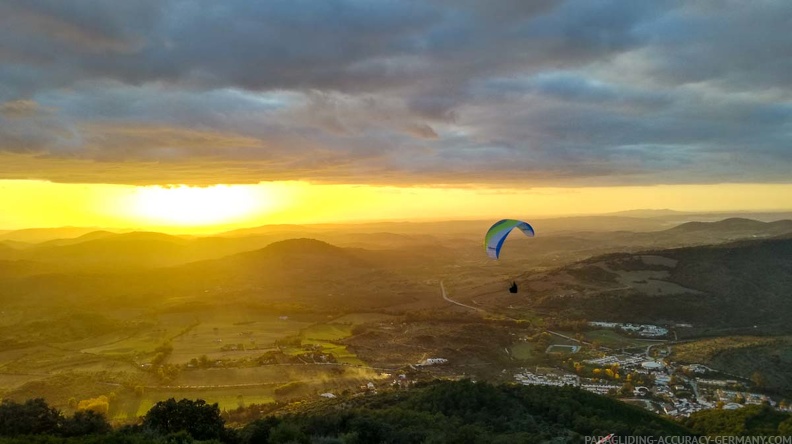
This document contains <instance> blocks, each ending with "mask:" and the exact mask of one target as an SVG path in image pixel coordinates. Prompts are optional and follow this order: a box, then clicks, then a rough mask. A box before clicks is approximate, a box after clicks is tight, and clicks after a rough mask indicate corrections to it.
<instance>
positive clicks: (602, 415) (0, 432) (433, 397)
mask: <svg viewBox="0 0 792 444" xmlns="http://www.w3.org/2000/svg"><path fill="white" fill-rule="evenodd" d="M105 402H106V401H105ZM1 407H2V411H0V414H2V417H3V418H8V419H7V420H5V421H3V422H2V423H0V443H21V442H25V443H28V442H42V443H43V442H47V443H58V442H64V443H65V442H95V443H100V442H107V443H109V442H125V443H139V442H193V439H197V440H206V439H213V440H212V441H211V442H224V443H240V444H253V443H267V442H271V443H287V442H288V443H309V442H314V443H350V442H353V443H387V444H402V443H404V444H407V443H419V442H420V443H441V442H442V443H456V442H459V443H463V442H464V443H482V444H483V443H496V444H497V443H502V444H506V443H516V442H519V443H540V442H583V440H584V439H586V438H594V439H599V438H601V437H605V436H607V435H614V436H619V437H623V436H643V437H645V438H646V437H655V438H659V437H664V436H674V437H677V438H679V437H680V436H691V435H692V433H691V432H690V431H689V430H688V429H686V428H685V427H683V426H682V425H680V424H677V423H674V422H671V421H669V420H667V419H664V418H661V417H659V416H657V415H654V414H652V413H649V412H646V411H643V410H640V409H638V408H636V407H633V406H630V405H627V404H623V403H621V402H619V401H616V400H613V399H609V398H606V397H602V396H597V395H593V394H591V393H587V392H585V391H581V390H579V389H576V388H569V387H564V388H558V387H539V386H513V385H500V386H493V385H490V384H487V383H474V382H470V381H468V380H463V381H458V382H451V381H435V382H432V383H428V384H425V385H422V386H418V387H415V388H412V389H410V390H406V391H395V392H387V393H383V394H374V395H368V396H362V397H346V396H344V397H340V398H337V399H334V400H330V401H321V402H315V403H310V404H305V403H297V404H296V405H294V406H292V408H291V413H289V414H285V415H284V414H282V415H280V416H268V417H266V418H263V419H259V420H256V421H253V422H251V423H249V424H247V425H246V426H245V427H244V428H241V429H233V428H227V427H225V425H226V424H225V420H224V416H225V417H229V416H231V414H233V415H235V416H244V415H245V413H246V409H245V408H244V407H241V408H240V409H239V410H238V411H236V412H224V413H223V414H221V412H220V410H219V409H218V407H217V405H216V404H215V405H212V404H208V403H205V402H204V401H203V400H197V401H190V400H187V399H182V400H180V401H176V400H175V399H169V400H168V401H163V402H158V403H157V404H155V405H154V406H153V407H152V408H151V409H150V410H149V411H148V412H147V413H146V415H145V416H144V417H143V418H142V424H141V425H138V426H131V427H125V428H122V429H119V430H115V431H111V430H110V427H109V426H108V425H107V423H106V421H105V419H104V417H102V416H99V415H87V417H86V416H85V415H84V414H75V415H74V416H73V417H72V418H64V417H63V416H62V414H61V413H60V412H59V411H57V410H55V409H50V408H49V407H48V406H47V404H46V403H44V402H43V401H42V400H31V401H27V402H25V403H24V404H17V403H13V402H8V403H5V402H4V403H3V405H2V406H1ZM268 407H269V406H262V405H258V406H256V405H254V406H251V409H250V410H253V412H251V413H253V414H254V415H256V416H254V417H260V416H261V413H262V412H263V411H262V410H260V409H263V408H268ZM254 409H255V410H254ZM268 410H269V411H271V409H268ZM80 413H82V412H80ZM45 435H51V437H46V436H45ZM2 436H5V437H8V438H2ZM64 436H65V437H69V436H71V437H74V438H72V440H68V441H67V440H66V439H64V438H62V437H64ZM595 437H596V438H595ZM201 442H209V441H201Z"/></svg>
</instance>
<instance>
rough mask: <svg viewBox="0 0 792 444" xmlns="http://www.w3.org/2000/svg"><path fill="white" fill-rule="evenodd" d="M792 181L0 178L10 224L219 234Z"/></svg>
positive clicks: (741, 197)
mask: <svg viewBox="0 0 792 444" xmlns="http://www.w3.org/2000/svg"><path fill="white" fill-rule="evenodd" d="M790 196H792V184H714V185H654V186H624V187H581V188H560V187H536V188H493V187H485V186H480V187H475V186H473V185H471V186H468V187H396V186H376V185H325V184H310V183H308V182H299V181H290V182H287V181H284V182H262V183H259V184H257V185H215V186H210V187H188V186H171V187H162V186H147V187H141V186H131V185H103V184H61V183H52V182H45V181H34V180H0V209H2V211H1V212H0V230H15V229H23V228H44V227H62V226H83V227H101V228H123V229H141V230H156V231H165V232H174V233H185V234H198V233H212V232H220V231H225V230H231V229H236V228H244V227H252V226H260V225H268V224H313V223H356V222H373V221H386V220H400V221H416V222H419V221H429V220H443V219H446V220H449V219H491V218H503V217H518V218H543V217H553V216H575V215H586V214H590V215H593V214H605V213H612V212H617V211H624V210H632V209H660V208H668V209H672V210H677V211H688V212H717V211H789V210H792V200H790Z"/></svg>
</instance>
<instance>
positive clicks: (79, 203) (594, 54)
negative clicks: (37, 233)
mask: <svg viewBox="0 0 792 444" xmlns="http://www.w3.org/2000/svg"><path fill="white" fill-rule="evenodd" d="M791 22H792V3H790V2H788V1H786V0H779V1H762V0H759V1H755V2H740V1H725V2H724V1H696V2H678V1H660V0H658V1H647V2H636V1H631V0H624V1H592V0H576V1H575V0H572V1H554V0H537V1H524V0H502V1H489V0H482V1H475V0H456V1H450V0H422V1H406V0H405V1H373V0H364V1H345V0H332V1H300V0H284V1H277V0H272V1H262V2H253V1H237V0H227V1H214V0H211V1H210V0H206V1H201V0H190V1H186V0H140V1H134V2H120V1H115V0H105V1H101V0H86V1H80V2H74V1H58V0H4V1H2V2H0V42H1V43H0V229H17V228H24V227H54V226H62V225H79V226H102V227H168V226H170V227H174V229H176V228H178V229H181V230H187V231H189V230H190V229H194V230H207V229H211V228H212V227H216V228H219V227H221V226H222V227H237V226H246V225H261V224H267V223H286V222H298V223H310V222H329V221H368V220H383V219H400V220H414V219H415V220H417V219H439V218H490V217H498V215H503V216H508V217H522V218H530V217H532V216H534V215H536V216H544V215H570V214H584V213H606V212H611V211H620V210H628V209H635V208H673V209H676V210H685V211H720V210H790V209H792V174H790V173H791V172H792V75H790V73H792V52H790V51H792V49H791V48H792V34H790V32H789V24H790V23H791Z"/></svg>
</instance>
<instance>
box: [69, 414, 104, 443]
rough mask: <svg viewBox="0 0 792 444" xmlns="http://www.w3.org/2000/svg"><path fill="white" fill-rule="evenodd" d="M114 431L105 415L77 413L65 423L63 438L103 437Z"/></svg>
mask: <svg viewBox="0 0 792 444" xmlns="http://www.w3.org/2000/svg"><path fill="white" fill-rule="evenodd" d="M110 430H112V427H110V424H108V423H107V420H106V419H105V417H104V415H101V414H99V413H96V412H95V411H93V410H85V411H80V412H75V413H74V416H72V417H71V418H67V419H65V420H64V421H63V426H62V427H61V434H62V435H63V436H67V437H69V436H86V435H102V434H105V433H109V432H110Z"/></svg>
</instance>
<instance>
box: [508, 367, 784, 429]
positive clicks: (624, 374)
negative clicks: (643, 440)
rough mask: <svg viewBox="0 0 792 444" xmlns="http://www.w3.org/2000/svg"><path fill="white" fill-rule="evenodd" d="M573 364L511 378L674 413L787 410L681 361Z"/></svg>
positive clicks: (743, 385)
mask: <svg viewBox="0 0 792 444" xmlns="http://www.w3.org/2000/svg"><path fill="white" fill-rule="evenodd" d="M569 361H570V360H567V362H569ZM572 368H573V370H572V371H570V370H567V369H565V368H560V367H555V368H548V367H535V368H534V369H522V370H521V371H519V372H517V373H516V374H515V375H514V379H515V380H516V381H517V382H518V383H520V384H524V385H551V386H564V385H569V386H575V387H580V388H581V389H583V390H586V391H589V392H592V393H597V394H600V395H607V396H613V397H617V398H618V399H621V400H622V401H624V402H627V403H629V404H633V405H637V406H640V407H643V408H645V409H647V410H650V411H652V412H655V413H659V414H665V415H669V416H673V417H686V416H689V415H690V414H691V413H694V412H697V411H700V410H706V409H714V408H721V409H726V410H735V409H739V408H742V407H743V406H745V405H751V404H757V405H758V404H767V405H770V406H772V407H774V408H776V409H778V410H783V411H792V409H791V408H790V407H789V406H787V405H785V404H783V403H780V404H779V403H777V402H776V401H775V400H773V399H772V398H770V397H769V396H767V395H765V394H761V393H754V392H752V391H750V387H749V384H748V383H746V382H743V381H740V380H738V379H723V375H722V374H721V373H719V372H717V371H716V370H713V369H711V368H709V367H707V366H704V365H700V364H690V365H681V364H677V363H675V362H672V361H670V360H668V359H667V358H651V357H649V356H648V355H647V354H646V353H624V352H622V353H615V354H608V355H606V356H603V357H601V358H596V359H587V360H583V361H580V362H573V365H572Z"/></svg>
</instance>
